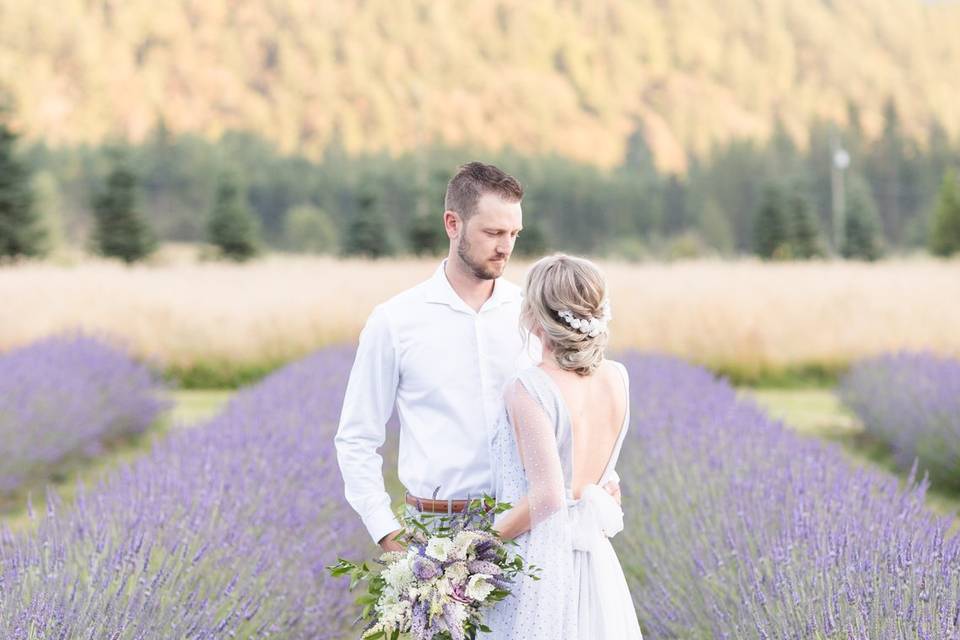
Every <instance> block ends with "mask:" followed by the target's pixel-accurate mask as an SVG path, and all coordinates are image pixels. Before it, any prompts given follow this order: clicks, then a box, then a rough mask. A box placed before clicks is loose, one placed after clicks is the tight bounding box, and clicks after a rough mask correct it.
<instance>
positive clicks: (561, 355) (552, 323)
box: [520, 254, 609, 376]
mask: <svg viewBox="0 0 960 640" xmlns="http://www.w3.org/2000/svg"><path fill="white" fill-rule="evenodd" d="M606 299H607V283H606V280H605V278H604V277H603V274H602V273H601V272H600V269H598V268H597V266H596V265H595V264H593V263H592V262H590V261H589V260H585V259H583V258H574V257H573V256H568V255H564V254H557V255H553V256H548V257H546V258H542V259H540V260H538V261H537V262H536V263H534V265H533V266H532V267H530V270H529V271H528V272H527V276H526V280H525V282H524V286H523V304H522V305H521V307H520V322H521V324H522V325H523V326H524V327H525V328H526V329H528V330H530V331H532V332H534V333H539V334H540V336H541V340H542V341H543V343H544V346H549V347H550V348H551V349H552V350H553V353H554V356H555V357H556V360H557V364H558V365H559V366H560V367H561V368H562V369H566V370H567V371H574V372H576V373H577V374H579V375H581V376H588V375H590V374H591V373H593V372H594V371H596V369H597V367H599V366H600V363H601V362H603V355H604V351H605V350H606V347H607V342H608V340H609V332H608V331H606V330H604V331H600V333H599V334H597V335H596V336H595V337H590V335H589V334H588V333H583V332H581V331H580V330H579V329H574V328H573V327H571V326H570V325H569V324H567V323H566V321H564V320H563V318H561V317H560V315H559V312H560V311H563V310H569V311H571V312H573V314H574V315H575V316H577V317H578V318H597V319H599V318H601V317H602V316H603V309H602V306H603V303H604V301H605V300H606Z"/></svg>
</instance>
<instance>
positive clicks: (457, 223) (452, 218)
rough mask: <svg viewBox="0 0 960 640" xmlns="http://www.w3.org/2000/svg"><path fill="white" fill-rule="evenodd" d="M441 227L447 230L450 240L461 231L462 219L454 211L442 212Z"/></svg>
mask: <svg viewBox="0 0 960 640" xmlns="http://www.w3.org/2000/svg"><path fill="white" fill-rule="evenodd" d="M443 228H444V229H446V231H447V237H448V238H450V239H451V240H452V239H454V238H457V237H459V236H460V234H461V233H463V221H462V220H461V219H460V215H459V214H458V213H457V212H456V211H450V210H447V211H444V212H443Z"/></svg>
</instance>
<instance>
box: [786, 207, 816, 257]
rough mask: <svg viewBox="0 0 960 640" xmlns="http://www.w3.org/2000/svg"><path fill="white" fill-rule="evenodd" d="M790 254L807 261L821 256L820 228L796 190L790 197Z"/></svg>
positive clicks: (809, 208)
mask: <svg viewBox="0 0 960 640" xmlns="http://www.w3.org/2000/svg"><path fill="white" fill-rule="evenodd" d="M789 209H790V253H791V255H792V256H793V257H794V258H800V259H804V260H809V259H810V258H813V257H816V256H819V255H821V254H822V251H821V248H820V227H819V224H818V223H817V217H816V215H815V214H814V213H813V210H812V209H811V207H810V204H809V203H808V202H807V199H806V198H804V197H803V194H802V193H800V192H799V191H798V190H795V191H794V192H793V193H792V194H791V195H790V202H789Z"/></svg>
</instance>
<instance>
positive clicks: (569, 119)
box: [0, 0, 960, 172]
mask: <svg viewBox="0 0 960 640" xmlns="http://www.w3.org/2000/svg"><path fill="white" fill-rule="evenodd" d="M958 33H960V6H958V5H957V3H954V2H934V3H923V2H919V1H908V0H843V1H842V2H835V1H830V0H823V1H814V0H804V1H802V2H795V1H791V0H759V1H757V0H725V1H724V2H703V1H698V0H673V1H670V0H659V1H656V0H636V1H630V2H626V1H611V0H583V1H571V0H524V1H522V2H521V1H513V2H503V1H501V2H490V1H483V2H435V1H432V0H418V1H412V2H407V1H404V2H396V1H395V0H369V1H365V0H341V1H336V2H332V1H324V2H316V1H315V0H273V1H260V0H258V1H254V0H203V1H195V0H169V1H165V2H152V1H148V0H124V1H122V2H119V1H116V0H57V1H56V2H37V1H36V0H0V85H5V86H6V89H7V91H9V92H10V93H11V94H12V95H13V97H14V100H15V103H16V108H17V124H18V129H20V131H21V132H22V133H24V134H25V136H26V138H27V139H28V140H31V139H32V140H40V139H42V140H44V141H45V142H47V143H48V144H54V145H60V144H68V143H77V142H102V141H104V140H109V139H117V138H120V139H129V140H132V141H139V140H143V139H145V138H146V137H147V136H148V135H149V132H150V131H151V130H153V129H154V127H155V126H156V124H157V123H158V122H159V121H160V120H161V119H162V121H163V123H164V124H165V126H166V127H167V128H168V129H169V130H170V131H172V132H173V133H184V132H191V133H199V134H201V135H203V136H208V137H216V136H218V134H220V133H222V132H224V131H226V130H229V129H244V130H249V131H252V132H255V133H257V134H259V135H260V136H262V137H264V138H265V139H267V140H269V141H271V142H273V143H275V144H276V145H277V147H278V148H279V149H280V150H281V151H284V152H296V153H302V154H304V155H307V156H310V157H314V158H317V157H319V156H320V154H321V153H322V151H323V149H324V148H326V147H327V146H328V145H329V143H330V142H331V141H333V140H335V139H336V140H339V142H340V143H341V144H342V146H343V148H344V149H346V150H347V152H350V153H357V152H378V151H387V152H390V153H391V154H396V153H399V152H403V151H408V150H411V149H414V148H417V147H419V146H422V145H426V144H435V145H444V146H463V145H469V146H474V145H479V146H481V147H483V148H489V149H491V150H501V149H503V148H505V147H508V146H509V147H512V148H513V149H515V150H516V151H518V152H520V153H523V154H536V155H542V154H551V153H556V154H558V155H561V156H564V157H568V158H570V159H573V160H576V161H579V162H585V163H589V164H594V165H599V166H603V167H612V166H615V165H618V164H620V163H621V161H622V160H623V158H624V155H625V153H626V150H627V142H628V140H629V139H630V138H631V136H633V137H634V139H637V138H640V139H643V140H645V141H646V142H647V144H648V145H649V146H650V147H651V148H652V149H653V152H654V155H655V158H656V162H657V165H658V168H659V169H660V170H661V171H667V172H669V171H685V170H686V169H687V168H688V165H689V159H690V157H691V155H702V154H703V153H705V152H706V151H708V150H709V149H710V148H711V146H713V145H714V144H715V143H717V142H726V141H729V140H731V139H734V138H743V137H747V138H757V139H766V138H767V137H769V135H770V133H771V132H772V130H773V127H774V122H775V120H776V119H777V118H780V119H781V120H782V122H783V125H784V127H785V129H786V131H788V132H789V133H790V135H791V136H792V137H793V138H794V139H795V140H796V141H797V142H798V143H800V144H801V145H803V144H805V141H806V140H807V134H806V131H807V127H808V126H809V124H810V123H811V122H812V121H813V120H815V119H824V120H835V121H839V122H841V123H845V122H846V121H847V119H848V114H849V113H850V112H851V105H853V106H854V107H858V109H854V110H853V111H855V112H856V111H859V114H860V117H861V124H862V126H863V128H864V130H865V132H866V134H867V137H876V136H879V134H880V132H881V130H882V127H883V105H884V103H885V102H886V101H887V100H888V99H892V100H893V102H894V103H895V104H896V106H897V108H898V111H899V114H900V122H901V126H902V128H903V130H904V131H905V132H906V133H907V134H908V135H909V136H912V137H913V138H914V139H915V140H919V141H925V140H926V138H927V132H928V131H929V130H930V127H931V126H933V124H934V121H938V122H939V123H941V124H942V126H943V127H944V128H945V130H946V131H947V132H949V133H950V134H951V135H952V136H954V137H956V136H957V134H958V133H960V100H958V99H956V85H955V80H956V78H958V77H960V37H958V36H957V34H958Z"/></svg>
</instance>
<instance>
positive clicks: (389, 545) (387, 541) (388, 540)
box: [378, 529, 404, 551]
mask: <svg viewBox="0 0 960 640" xmlns="http://www.w3.org/2000/svg"><path fill="white" fill-rule="evenodd" d="M401 533H403V529H397V530H396V531H392V532H390V533H388V534H387V535H385V536H383V537H382V538H380V542H379V543H378V544H379V545H380V548H381V549H383V550H384V551H403V550H404V546H403V545H402V544H400V543H399V542H397V540H396V538H397V536H399V535H400V534H401Z"/></svg>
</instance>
